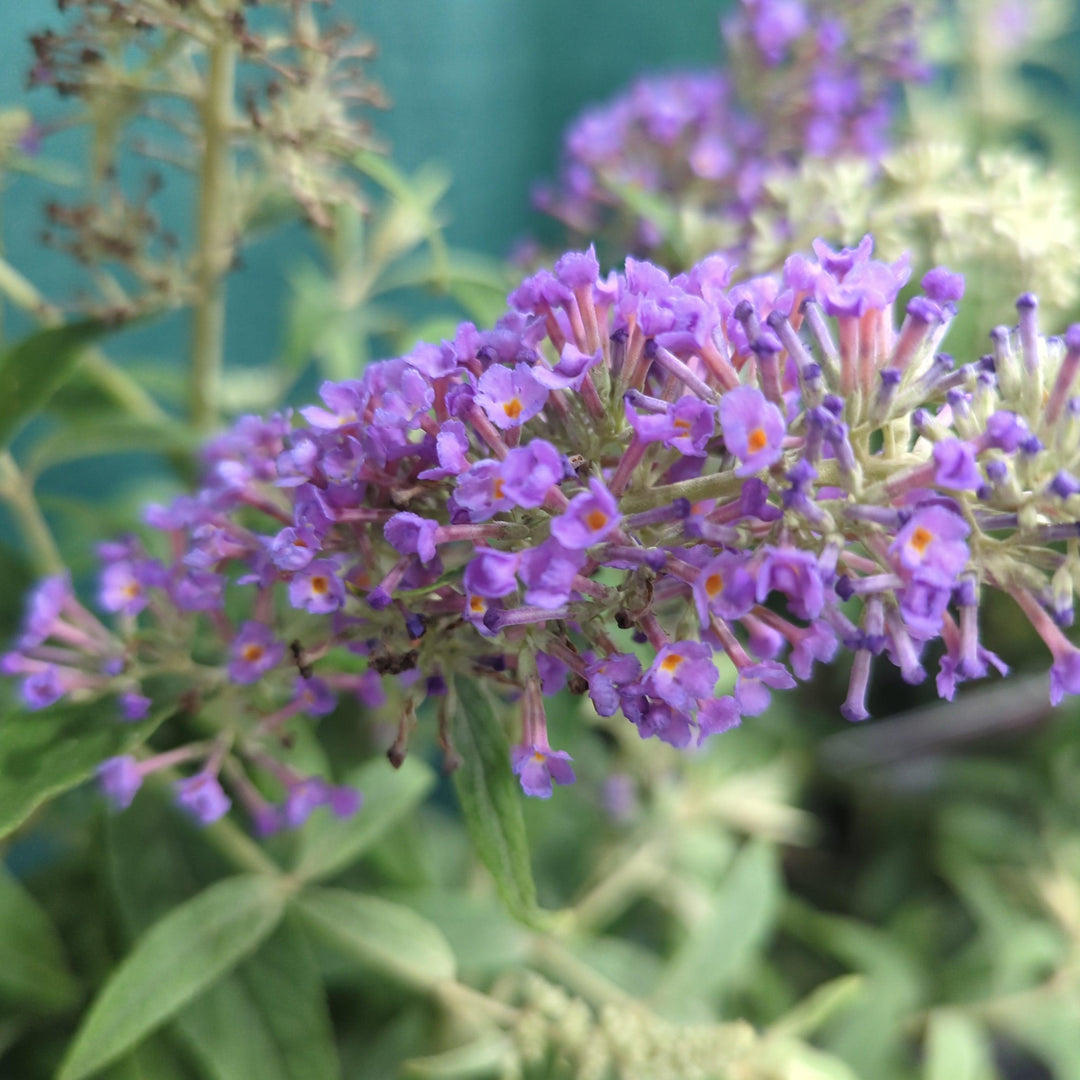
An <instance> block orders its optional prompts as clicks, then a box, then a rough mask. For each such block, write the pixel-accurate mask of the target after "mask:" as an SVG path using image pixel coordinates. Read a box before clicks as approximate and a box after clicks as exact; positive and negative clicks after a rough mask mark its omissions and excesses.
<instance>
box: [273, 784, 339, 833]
mask: <svg viewBox="0 0 1080 1080" xmlns="http://www.w3.org/2000/svg"><path fill="white" fill-rule="evenodd" d="M332 790H333V789H332V787H331V785H330V784H328V783H327V782H326V781H325V780H321V779H320V778H319V777H317V776H308V777H305V778H304V779H303V780H299V781H297V782H296V783H294V784H292V785H290V787H289V790H288V793H287V794H286V796H285V804H284V806H283V807H282V817H283V819H284V821H285V825H286V826H287V827H288V828H290V829H299V828H300V826H301V825H303V824H304V822H305V821H307V819H308V818H309V817H311V815H312V814H313V813H314V812H315V811H316V810H318V808H319V807H320V806H328V805H329V804H330V799H331V792H332Z"/></svg>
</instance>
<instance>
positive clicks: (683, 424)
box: [671, 420, 690, 431]
mask: <svg viewBox="0 0 1080 1080" xmlns="http://www.w3.org/2000/svg"><path fill="white" fill-rule="evenodd" d="M671 426H672V427H673V428H675V430H676V431H689V430H690V421H689V420H676V421H675V423H674V424H672V425H671Z"/></svg>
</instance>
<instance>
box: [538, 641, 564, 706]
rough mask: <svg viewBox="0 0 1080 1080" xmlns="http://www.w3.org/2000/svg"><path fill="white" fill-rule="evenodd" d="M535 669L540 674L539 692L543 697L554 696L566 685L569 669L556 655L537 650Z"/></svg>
mask: <svg viewBox="0 0 1080 1080" xmlns="http://www.w3.org/2000/svg"><path fill="white" fill-rule="evenodd" d="M536 670H537V673H538V674H539V676H540V692H541V693H542V694H543V695H544V697H554V696H555V695H556V694H557V693H559V691H560V690H562V688H563V687H564V686H565V685H566V676H567V673H568V672H569V670H570V669H569V668H568V667H567V666H566V665H565V664H564V663H563V662H562V661H561V660H560V659H559V658H558V657H556V656H551V655H550V654H548V653H546V652H537V654H536Z"/></svg>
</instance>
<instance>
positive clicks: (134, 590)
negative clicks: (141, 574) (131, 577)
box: [120, 581, 141, 600]
mask: <svg viewBox="0 0 1080 1080" xmlns="http://www.w3.org/2000/svg"><path fill="white" fill-rule="evenodd" d="M120 591H121V592H122V593H123V594H124V596H126V597H127V598H128V599H129V600H134V599H135V597H136V596H138V595H139V593H140V591H141V590H140V588H139V583H138V582H137V581H129V582H128V584H127V585H125V586H124V587H123V589H121V590H120Z"/></svg>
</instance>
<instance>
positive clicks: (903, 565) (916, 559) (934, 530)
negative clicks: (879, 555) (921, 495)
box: [889, 503, 971, 585]
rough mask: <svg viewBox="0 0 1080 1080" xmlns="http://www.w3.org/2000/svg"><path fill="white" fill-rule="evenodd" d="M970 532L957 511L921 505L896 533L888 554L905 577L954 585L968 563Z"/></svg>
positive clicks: (938, 506) (934, 504) (936, 505)
mask: <svg viewBox="0 0 1080 1080" xmlns="http://www.w3.org/2000/svg"><path fill="white" fill-rule="evenodd" d="M970 531H971V530H970V529H969V528H968V524H967V522H966V521H964V519H963V518H962V517H961V516H960V515H959V514H958V513H956V512H955V511H953V510H950V509H948V508H947V507H944V506H940V505H938V504H936V503H931V504H929V505H926V506H920V507H919V508H918V509H917V510H916V511H915V513H914V514H912V515H911V519H910V520H909V521H908V523H907V524H906V525H905V526H904V527H903V528H902V529H901V530H900V531H899V532H898V533H897V534H896V539H895V540H893V542H892V544H890V545H889V554H890V555H892V556H893V558H894V559H895V560H896V562H897V564H898V571H899V573H900V574H901V575H902V576H906V577H908V578H911V577H915V576H916V575H917V576H918V577H919V578H920V579H921V580H923V581H927V582H934V583H936V584H938V585H951V584H952V583H953V582H954V581H955V580H956V575H957V574H959V573H960V571H961V570H962V569H963V568H964V565H965V564H966V563H967V560H968V546H967V543H966V542H965V537H966V536H967V535H968V533H969V532H970Z"/></svg>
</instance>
